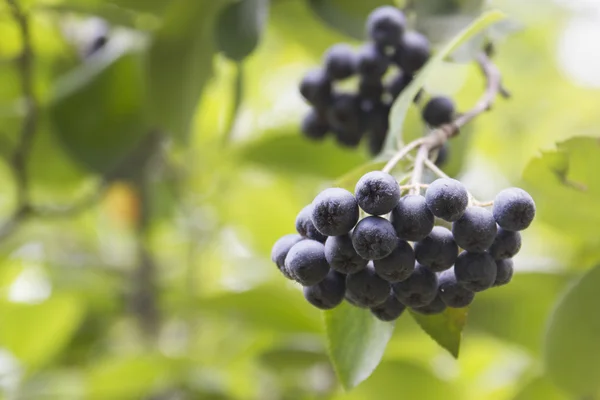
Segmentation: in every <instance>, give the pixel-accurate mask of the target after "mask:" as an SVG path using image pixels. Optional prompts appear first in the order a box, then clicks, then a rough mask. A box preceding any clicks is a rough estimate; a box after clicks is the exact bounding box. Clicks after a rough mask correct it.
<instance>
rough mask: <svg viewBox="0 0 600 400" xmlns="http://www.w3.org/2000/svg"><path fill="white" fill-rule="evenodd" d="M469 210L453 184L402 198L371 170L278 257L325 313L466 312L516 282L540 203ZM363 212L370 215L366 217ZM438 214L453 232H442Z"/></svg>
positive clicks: (306, 222) (508, 202) (340, 192)
mask: <svg viewBox="0 0 600 400" xmlns="http://www.w3.org/2000/svg"><path fill="white" fill-rule="evenodd" d="M380 35H381V36H382V37H385V35H384V34H383V33H381V34H380ZM378 37H379V36H378ZM470 203H471V202H470V196H469V194H468V192H467V190H466V188H465V187H464V186H463V184H462V183H460V182H459V181H456V180H454V179H450V178H443V179H438V180H436V181H434V182H433V183H432V184H431V185H429V186H428V188H427V191H426V193H425V196H421V195H420V194H409V195H405V196H402V191H401V187H400V186H399V185H398V183H397V182H396V180H395V179H394V178H393V177H392V176H391V175H390V174H388V173H385V172H381V171H373V172H369V173H367V174H366V175H364V176H363V177H362V178H361V179H360V180H359V181H358V182H357V184H356V188H355V192H354V194H352V193H350V192H349V191H347V190H344V189H340V188H329V189H326V190H324V191H322V192H321V193H320V194H319V195H317V196H316V197H315V199H314V201H313V202H312V203H311V204H310V205H308V206H306V207H305V208H304V209H303V210H302V211H301V212H300V213H299V214H298V217H297V220H296V228H297V231H298V233H299V235H286V236H284V237H283V238H281V239H280V240H278V241H277V242H276V243H275V245H274V246H273V251H272V259H273V261H274V262H275V263H276V264H277V266H278V268H279V269H280V270H281V272H282V273H283V274H284V275H285V276H286V277H287V278H289V279H293V280H295V281H297V282H299V283H300V284H302V285H303V286H304V296H305V297H306V299H307V300H308V301H309V302H310V303H312V304H313V305H315V306H316V307H318V308H321V309H330V308H333V307H336V306H337V305H339V304H340V303H341V302H342V301H343V300H344V299H346V300H347V301H348V302H349V303H351V304H353V305H355V306H358V307H365V308H370V309H371V311H372V313H373V314H374V315H375V316H376V317H378V318H379V319H382V320H386V321H388V320H393V319H396V318H397V317H398V316H400V314H401V313H402V312H403V311H404V309H405V308H406V307H411V308H412V309H413V310H415V311H417V312H420V313H425V314H433V313H439V312H442V311H443V310H444V309H445V308H446V307H465V306H467V305H468V304H470V303H471V302H472V301H473V299H474V296H475V292H479V291H482V290H485V289H488V288H490V287H492V286H500V285H504V284H506V283H508V282H509V281H510V279H511V277H512V271H513V264H512V260H511V257H513V256H514V255H515V254H517V252H518V251H519V250H520V248H521V236H520V234H519V231H521V230H523V229H525V228H527V227H528V226H529V224H530V223H531V222H532V220H533V218H534V215H535V204H534V202H533V199H532V198H531V196H529V194H527V193H526V192H525V191H524V190H522V189H518V188H510V189H506V190H503V191H501V192H500V193H499V194H498V195H497V197H496V199H495V203H494V208H493V212H490V211H488V210H487V209H485V208H483V207H477V206H472V205H470ZM360 210H362V211H363V212H364V213H366V214H369V215H368V216H365V217H364V218H362V219H360ZM388 214H389V219H386V218H384V217H383V216H384V215H388ZM436 217H437V218H439V219H440V220H444V221H446V222H449V223H451V224H452V230H449V229H447V228H445V227H443V226H435V222H436ZM410 242H412V244H411V243H410ZM461 249H462V252H461V251H460V250H461Z"/></svg>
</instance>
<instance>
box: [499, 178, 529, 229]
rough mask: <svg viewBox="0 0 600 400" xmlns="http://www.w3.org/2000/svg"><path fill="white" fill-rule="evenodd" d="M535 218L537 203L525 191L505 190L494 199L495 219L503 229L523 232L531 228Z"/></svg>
mask: <svg viewBox="0 0 600 400" xmlns="http://www.w3.org/2000/svg"><path fill="white" fill-rule="evenodd" d="M533 217H535V203H534V201H533V199H532V198H531V196H530V195H529V193H527V192H526V191H524V190H523V189H519V188H509V189H504V190H503V191H501V192H500V193H498V195H497V196H496V199H494V218H495V219H496V222H497V223H498V225H500V227H501V228H502V229H506V230H507V231H522V230H523V229H526V228H527V227H529V225H530V224H531V221H533Z"/></svg>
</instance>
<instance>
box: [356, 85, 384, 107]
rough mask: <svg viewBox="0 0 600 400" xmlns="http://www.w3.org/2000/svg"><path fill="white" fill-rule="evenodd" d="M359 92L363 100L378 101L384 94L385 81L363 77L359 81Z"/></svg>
mask: <svg viewBox="0 0 600 400" xmlns="http://www.w3.org/2000/svg"><path fill="white" fill-rule="evenodd" d="M358 94H359V96H360V98H361V99H363V100H371V101H374V102H377V101H379V100H381V96H383V83H381V81H380V80H379V79H371V78H366V79H365V78H362V79H361V80H360V82H359V83H358ZM369 111H370V110H369Z"/></svg>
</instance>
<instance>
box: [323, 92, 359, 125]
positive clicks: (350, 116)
mask: <svg viewBox="0 0 600 400" xmlns="http://www.w3.org/2000/svg"><path fill="white" fill-rule="evenodd" d="M361 116H362V113H361V110H360V101H359V98H358V96H357V95H354V94H349V93H338V94H336V95H335V96H334V97H333V100H332V102H331V105H330V107H329V108H328V109H327V121H328V123H329V124H330V125H331V127H332V128H334V129H344V130H346V131H353V130H356V131H360V130H361V129H360V125H361V121H360V119H361Z"/></svg>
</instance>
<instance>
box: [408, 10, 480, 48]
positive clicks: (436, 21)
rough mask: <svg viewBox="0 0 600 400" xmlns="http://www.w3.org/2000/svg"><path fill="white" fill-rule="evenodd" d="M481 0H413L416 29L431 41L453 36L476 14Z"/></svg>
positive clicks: (436, 41) (434, 41)
mask: <svg viewBox="0 0 600 400" xmlns="http://www.w3.org/2000/svg"><path fill="white" fill-rule="evenodd" d="M483 5H484V1H483V0H419V1H415V2H414V11H415V15H416V29H417V30H418V31H419V32H421V33H423V34H424V35H426V36H427V37H428V38H429V40H430V41H432V42H433V43H439V42H441V41H443V40H445V38H447V37H451V36H454V35H455V34H456V33H457V32H458V31H459V30H460V29H461V27H462V26H464V25H465V23H468V22H469V20H471V19H473V17H475V16H476V15H478V14H479V13H480V12H481V10H482V8H483Z"/></svg>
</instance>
